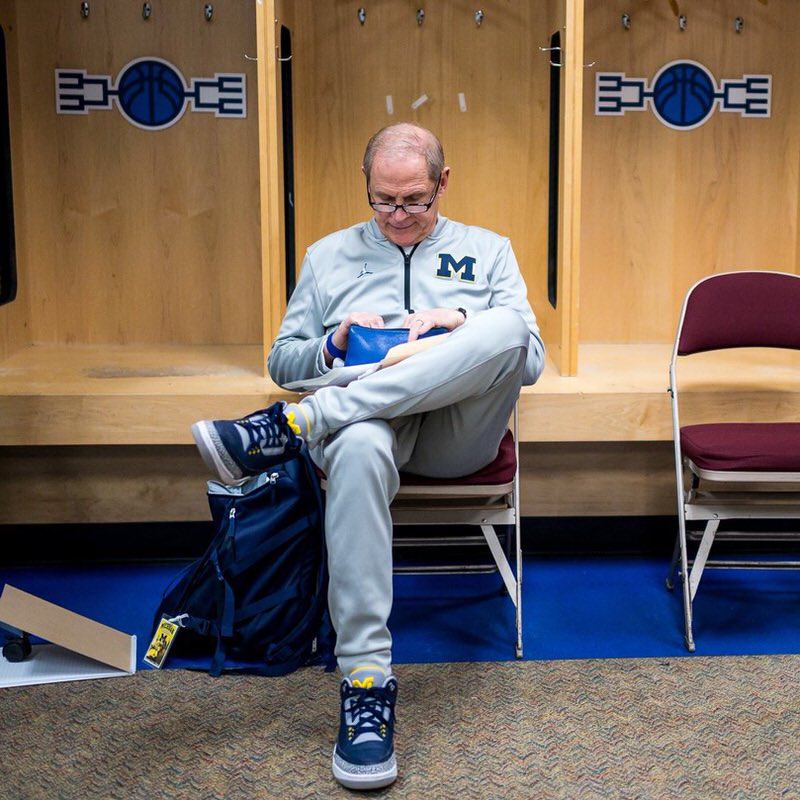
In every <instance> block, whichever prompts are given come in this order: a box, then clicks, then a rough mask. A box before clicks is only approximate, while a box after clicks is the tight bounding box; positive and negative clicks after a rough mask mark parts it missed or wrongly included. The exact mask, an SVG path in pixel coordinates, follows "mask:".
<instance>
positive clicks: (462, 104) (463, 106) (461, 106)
mask: <svg viewBox="0 0 800 800" xmlns="http://www.w3.org/2000/svg"><path fill="white" fill-rule="evenodd" d="M458 110H459V111H461V112H462V113H463V112H464V111H466V110H467V98H466V97H465V96H464V92H459V93H458Z"/></svg>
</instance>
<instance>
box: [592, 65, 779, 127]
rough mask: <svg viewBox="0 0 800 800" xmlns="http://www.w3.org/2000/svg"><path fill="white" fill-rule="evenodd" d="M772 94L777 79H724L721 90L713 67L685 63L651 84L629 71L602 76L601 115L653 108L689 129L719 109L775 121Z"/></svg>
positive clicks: (598, 87) (598, 85)
mask: <svg viewBox="0 0 800 800" xmlns="http://www.w3.org/2000/svg"><path fill="white" fill-rule="evenodd" d="M771 94H772V76H771V75H743V76H742V77H741V78H734V79H723V80H721V81H720V82H719V87H717V83H716V81H715V80H714V76H713V75H712V73H711V71H710V70H709V69H708V68H707V67H705V66H703V65H702V64H700V63H699V62H697V61H689V60H687V59H682V60H678V61H670V62H669V63H667V64H665V65H664V66H663V67H661V69H660V70H658V72H657V73H656V74H655V76H654V77H653V80H652V82H651V83H650V84H649V85H648V82H647V79H646V78H629V77H628V76H626V75H625V73H624V72H598V73H597V77H596V79H595V114H596V115H598V116H621V115H623V114H625V113H626V112H628V111H645V110H647V109H648V108H650V109H651V110H652V112H653V114H654V115H655V116H656V118H657V119H658V120H659V121H660V122H661V123H662V124H664V125H666V126H667V127H669V128H673V129H675V130H681V131H687V130H692V129H694V128H697V127H698V126H700V125H702V124H703V123H704V122H706V120H708V118H709V117H710V116H711V115H712V114H713V112H714V110H715V109H717V108H718V109H719V110H720V111H728V112H737V113H739V114H740V115H741V116H742V117H769V116H770V98H771Z"/></svg>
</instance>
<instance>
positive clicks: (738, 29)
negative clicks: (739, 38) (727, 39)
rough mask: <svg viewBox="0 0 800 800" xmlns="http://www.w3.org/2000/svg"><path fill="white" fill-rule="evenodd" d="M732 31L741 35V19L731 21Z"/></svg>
mask: <svg viewBox="0 0 800 800" xmlns="http://www.w3.org/2000/svg"><path fill="white" fill-rule="evenodd" d="M733 29H734V30H735V31H736V33H741V32H742V30H744V20H743V19H742V18H741V17H736V19H735V20H734V21H733Z"/></svg>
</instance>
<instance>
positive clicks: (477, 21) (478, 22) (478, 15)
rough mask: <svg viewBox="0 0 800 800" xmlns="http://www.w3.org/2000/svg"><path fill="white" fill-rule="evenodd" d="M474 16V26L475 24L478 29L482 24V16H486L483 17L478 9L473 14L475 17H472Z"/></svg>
mask: <svg viewBox="0 0 800 800" xmlns="http://www.w3.org/2000/svg"><path fill="white" fill-rule="evenodd" d="M474 16H475V24H476V25H477V26H478V27H479V28H480V26H481V23H482V22H483V18H484V16H486V15H485V14H484V13H483V11H482V10H481V9H480V8H479V9H478V10H477V11H476V12H475V15H474Z"/></svg>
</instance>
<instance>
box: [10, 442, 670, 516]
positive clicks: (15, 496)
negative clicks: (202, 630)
mask: <svg viewBox="0 0 800 800" xmlns="http://www.w3.org/2000/svg"><path fill="white" fill-rule="evenodd" d="M2 456H3V457H2V458H0V492H1V493H2V495H3V497H5V498H7V502H5V503H3V504H2V505H0V525H10V524H26V523H33V524H47V523H59V524H65V523H95V522H180V521H197V520H207V519H209V516H210V515H209V511H208V503H207V500H206V481H207V480H208V477H209V475H208V472H207V470H206V467H205V465H204V464H203V462H202V460H201V459H200V456H199V455H198V454H197V451H196V449H195V448H194V447H191V446H188V445H187V446H159V447H140V446H105V447H102V446H101V447H85V446H84V447H48V448H43V447H5V448H3V453H2ZM520 463H521V502H522V513H523V515H524V516H529V517H537V516H538V517H550V516H625V515H631V516H639V515H643V516H647V515H662V514H672V513H674V511H675V494H674V492H675V489H674V473H673V470H672V450H671V444H669V443H668V442H645V443H625V442H619V443H581V442H572V443H566V444H551V443H547V442H543V443H536V444H532V443H531V444H529V443H523V445H522V446H521V448H520Z"/></svg>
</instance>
